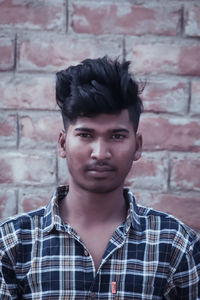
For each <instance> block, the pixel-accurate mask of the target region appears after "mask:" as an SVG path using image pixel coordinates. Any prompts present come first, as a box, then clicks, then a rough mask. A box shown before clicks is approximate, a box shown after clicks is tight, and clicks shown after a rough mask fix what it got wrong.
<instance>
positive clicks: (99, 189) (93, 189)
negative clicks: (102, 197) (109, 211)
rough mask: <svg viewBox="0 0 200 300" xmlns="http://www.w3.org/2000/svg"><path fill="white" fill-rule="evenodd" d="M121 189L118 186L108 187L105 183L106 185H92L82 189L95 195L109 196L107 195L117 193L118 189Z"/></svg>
mask: <svg viewBox="0 0 200 300" xmlns="http://www.w3.org/2000/svg"><path fill="white" fill-rule="evenodd" d="M118 188H119V185H118V186H116V185H115V186H111V185H109V186H106V185H105V183H104V184H95V185H91V186H82V189H84V190H85V191H87V192H90V193H95V194H107V193H111V192H113V191H115V190H116V189H118Z"/></svg>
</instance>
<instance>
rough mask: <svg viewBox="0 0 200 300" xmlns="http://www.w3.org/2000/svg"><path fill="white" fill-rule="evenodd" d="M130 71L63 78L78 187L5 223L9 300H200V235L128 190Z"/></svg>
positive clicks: (3, 255) (133, 148) (136, 140)
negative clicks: (142, 202)
mask: <svg viewBox="0 0 200 300" xmlns="http://www.w3.org/2000/svg"><path fill="white" fill-rule="evenodd" d="M128 66H129V63H128V62H123V63H120V62H118V61H111V60H110V59H108V58H106V57H104V58H102V59H96V60H89V59H88V60H85V61H83V62H82V63H81V64H80V65H78V66H75V67H70V68H68V69H67V70H64V71H61V72H59V73H57V86H56V98H57V103H58V105H59V107H60V108H61V112H62V116H63V122H64V128H65V129H64V130H63V131H61V133H60V135H59V140H58V144H59V155H60V156H61V157H63V158H65V159H66V160H67V165H68V169H69V184H68V186H62V187H59V188H58V189H57V190H56V192H55V194H54V196H53V198H52V200H51V202H50V203H49V205H48V206H47V207H46V208H42V209H39V210H37V211H34V212H30V213H27V214H23V215H21V216H17V217H13V218H10V219H9V220H6V221H5V222H2V224H1V228H0V230H1V231H0V232H1V240H0V259H1V262H0V264H1V267H0V295H2V296H1V299H38V300H39V299H122V300H123V299H134V300H136V299H137V300H150V299H153V300H156V299H157V300H159V299H179V300H180V299H187V300H197V299H200V241H199V239H198V236H197V235H196V233H195V232H193V231H192V230H191V229H190V228H188V227H187V226H185V225H184V224H182V223H181V222H179V221H177V220H176V219H174V218H173V217H171V216H169V215H167V214H165V213H161V212H158V211H155V210H152V209H148V208H145V207H141V206H139V205H137V204H136V202H135V199H134V197H133V195H132V194H131V192H130V191H129V190H128V189H126V188H124V181H125V178H126V175H127V174H128V172H129V170H130V168H131V166H132V163H133V162H134V161H136V160H138V159H139V158H140V155H141V148H142V137H141V135H140V134H139V133H137V128H138V122H139V117H140V113H141V111H142V104H141V100H140V97H139V90H138V85H137V84H136V82H135V81H134V80H133V78H132V77H131V75H130V73H129V71H128Z"/></svg>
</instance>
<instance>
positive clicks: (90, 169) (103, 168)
mask: <svg viewBox="0 0 200 300" xmlns="http://www.w3.org/2000/svg"><path fill="white" fill-rule="evenodd" d="M88 171H90V172H92V171H93V172H112V171H114V170H113V168H110V167H100V166H99V167H96V168H89V169H88Z"/></svg>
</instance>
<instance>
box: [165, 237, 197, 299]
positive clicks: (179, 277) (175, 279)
mask: <svg viewBox="0 0 200 300" xmlns="http://www.w3.org/2000/svg"><path fill="white" fill-rule="evenodd" d="M166 299H177V300H200V240H199V238H198V236H196V238H195V239H194V240H193V241H192V242H191V243H190V245H189V246H188V247H186V249H185V252H184V254H183V255H182V257H181V260H180V262H179V264H178V266H177V268H176V270H175V272H174V274H173V276H172V282H171V289H170V291H169V293H168V295H167V296H166Z"/></svg>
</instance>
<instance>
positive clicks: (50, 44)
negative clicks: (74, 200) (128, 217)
mask: <svg viewBox="0 0 200 300" xmlns="http://www.w3.org/2000/svg"><path fill="white" fill-rule="evenodd" d="M105 54H108V55H110V56H111V57H117V56H118V57H120V58H124V57H125V58H126V59H129V60H131V61H132V66H131V68H132V70H133V72H135V74H136V75H137V78H138V79H141V80H145V81H147V85H146V88H145V91H144V93H143V99H144V106H145V112H144V114H143V116H142V120H141V126H140V131H141V132H142V133H143V136H144V152H143V157H142V159H141V160H140V161H138V162H137V163H135V165H134V166H133V169H132V171H131V173H130V175H129V177H128V179H127V184H128V185H129V186H131V188H132V189H133V190H134V192H135V194H136V196H137V199H138V202H140V203H142V204H145V205H149V206H153V207H156V208H158V209H160V210H164V211H167V212H170V213H172V214H174V215H175V216H177V217H179V218H180V219H182V220H183V221H184V222H185V223H187V224H188V225H190V226H191V227H193V228H195V229H196V230H197V231H200V217H199V215H200V154H199V153H200V152H199V150H200V121H199V120H200V118H199V117H200V2H199V0H191V1H187V0H169V1H165V0H132V1H131V0H123V1H122V0H104V1H101V0H99V1H95V0H87V1H85V0H79V1H76V0H69V1H66V0H57V1H53V0H48V1H47V0H37V1H33V0H0V109H1V112H0V133H1V137H0V145H1V149H0V183H1V189H0V218H5V217H7V216H10V215H12V214H15V213H20V212H23V211H27V210H30V209H35V208H37V207H38V206H40V205H43V204H45V203H47V202H48V200H49V197H50V195H51V194H52V192H53V190H54V188H55V187H56V186H57V185H58V184H61V183H64V182H66V180H67V171H66V166H65V162H64V161H63V160H60V159H58V157H57V151H56V142H57V136H58V132H59V130H60V128H61V126H62V125H61V118H60V115H59V112H58V110H57V107H56V105H55V99H54V75H55V72H56V71H57V70H60V69H63V68H65V67H67V66H69V65H71V64H75V63H78V62H79V61H80V60H82V59H84V58H86V57H91V58H96V57H99V56H103V55H105Z"/></svg>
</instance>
